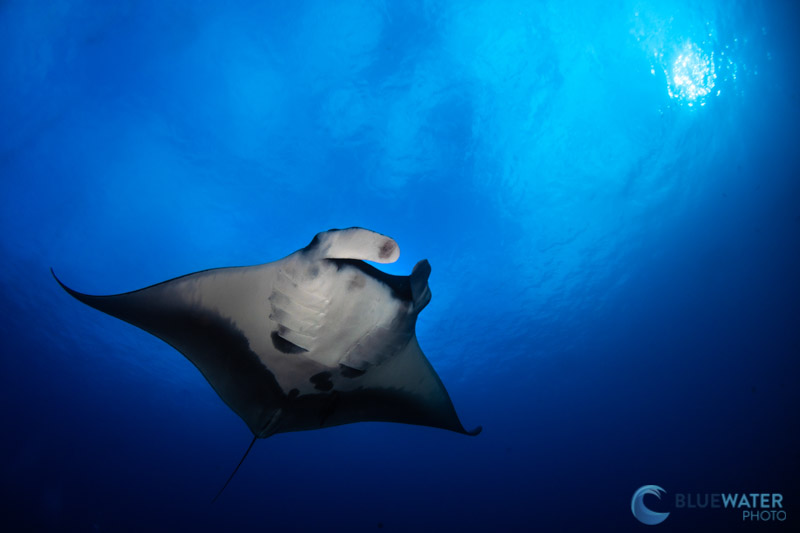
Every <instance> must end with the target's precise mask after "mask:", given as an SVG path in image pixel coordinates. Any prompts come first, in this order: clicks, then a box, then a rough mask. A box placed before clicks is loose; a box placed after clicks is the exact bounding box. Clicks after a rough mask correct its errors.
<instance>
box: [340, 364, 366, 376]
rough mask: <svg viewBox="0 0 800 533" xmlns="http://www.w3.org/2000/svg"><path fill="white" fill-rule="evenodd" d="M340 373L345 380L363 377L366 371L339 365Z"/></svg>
mask: <svg viewBox="0 0 800 533" xmlns="http://www.w3.org/2000/svg"><path fill="white" fill-rule="evenodd" d="M339 371H340V372H341V373H342V377H344V378H357V377H358V376H363V375H364V372H366V370H359V369H357V368H353V367H352V366H347V365H342V364H340V365H339Z"/></svg>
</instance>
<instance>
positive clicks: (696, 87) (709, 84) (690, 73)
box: [665, 41, 717, 106]
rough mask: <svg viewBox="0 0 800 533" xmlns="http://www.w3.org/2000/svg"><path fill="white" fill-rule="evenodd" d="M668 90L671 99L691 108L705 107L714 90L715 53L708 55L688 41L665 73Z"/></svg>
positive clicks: (715, 76)
mask: <svg viewBox="0 0 800 533" xmlns="http://www.w3.org/2000/svg"><path fill="white" fill-rule="evenodd" d="M665 74H666V76H667V90H668V91H669V95H670V97H671V98H674V99H676V100H678V101H679V102H681V103H685V104H687V105H689V106H693V105H694V104H696V103H697V104H699V105H701V106H702V105H705V98H706V96H708V95H709V94H710V93H711V91H712V90H713V89H714V85H715V83H714V82H715V80H716V78H717V75H716V73H715V72H714V53H713V52H711V54H706V53H704V52H703V50H701V49H700V47H699V46H697V45H696V44H694V43H692V42H691V41H687V42H686V44H685V45H684V47H683V49H682V50H681V51H680V53H679V54H678V57H677V58H676V59H675V60H674V61H673V62H672V64H671V65H670V66H669V70H667V71H665Z"/></svg>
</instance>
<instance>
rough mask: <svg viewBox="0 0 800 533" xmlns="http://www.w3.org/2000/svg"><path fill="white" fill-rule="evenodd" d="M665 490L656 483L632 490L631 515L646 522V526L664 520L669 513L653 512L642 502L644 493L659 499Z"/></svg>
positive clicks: (643, 522)
mask: <svg viewBox="0 0 800 533" xmlns="http://www.w3.org/2000/svg"><path fill="white" fill-rule="evenodd" d="M665 492H667V491H665V490H664V489H662V488H661V487H659V486H658V485H645V486H644V487H641V488H639V490H637V491H636V492H634V493H633V498H631V511H633V516H635V517H636V520H638V521H639V522H641V523H642V524H647V525H648V526H654V525H656V524H660V523H661V522H663V521H664V520H666V519H667V517H668V516H669V513H656V512H653V511H651V510H650V509H648V508H647V507H646V506H645V504H644V497H645V496H646V495H648V494H652V495H653V496H655V497H656V498H658V499H659V500H660V499H661V494H662V493H665Z"/></svg>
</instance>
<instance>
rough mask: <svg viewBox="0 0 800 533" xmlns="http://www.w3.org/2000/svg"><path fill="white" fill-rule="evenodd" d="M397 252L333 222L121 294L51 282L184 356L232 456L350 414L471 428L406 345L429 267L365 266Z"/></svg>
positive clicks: (424, 296)
mask: <svg viewBox="0 0 800 533" xmlns="http://www.w3.org/2000/svg"><path fill="white" fill-rule="evenodd" d="M399 256H400V249H399V247H398V245H397V243H396V242H395V241H394V240H393V239H391V238H389V237H386V236H385V235H381V234H379V233H376V232H373V231H370V230H367V229H363V228H348V229H343V230H336V229H333V230H329V231H325V232H322V233H319V234H317V235H316V236H315V237H314V239H313V240H312V241H311V243H310V244H309V245H308V246H306V247H305V248H302V249H300V250H298V251H296V252H294V253H292V254H291V255H289V256H287V257H284V258H283V259H280V260H278V261H274V262H271V263H265V264H261V265H255V266H248V267H229V268H217V269H211V270H204V271H201V272H196V273H194V274H188V275H185V276H181V277H178V278H175V279H172V280H169V281H165V282H162V283H158V284H156V285H152V286H150V287H146V288H143V289H140V290H136V291H132V292H127V293H123V294H116V295H110V296H93V295H88V294H82V293H80V292H77V291H75V290H73V289H71V288H69V287H67V286H66V285H65V284H64V283H62V282H61V281H60V280H59V279H58V278H57V277H56V278H55V279H56V281H58V283H59V284H60V285H61V286H62V287H63V288H64V290H66V291H67V292H68V293H69V294H70V295H72V296H73V297H75V298H76V299H78V300H79V301H81V302H83V303H85V304H86V305H89V306H91V307H93V308H95V309H97V310H99V311H102V312H104V313H107V314H109V315H111V316H114V317H116V318H119V319H122V320H124V321H126V322H129V323H130V324H133V325H134V326H137V327H139V328H141V329H143V330H144V331H146V332H148V333H151V334H153V335H155V336H156V337H158V338H160V339H162V340H164V341H165V342H167V343H168V344H170V345H171V346H173V347H174V348H175V349H177V350H178V351H179V352H181V353H182V354H183V355H184V356H185V357H186V358H187V359H189V361H191V362H192V363H193V364H194V365H195V367H197V369H198V370H199V371H200V372H201V373H202V374H203V376H204V377H205V378H206V380H207V381H208V383H209V384H210V385H211V386H212V387H213V388H214V390H215V391H216V393H217V394H218V395H219V397H220V398H222V400H223V401H224V402H225V403H226V404H227V405H228V406H229V407H230V408H231V409H232V410H233V411H234V412H235V413H236V414H237V415H239V417H240V418H241V419H242V420H243V421H244V423H245V424H247V427H248V428H249V429H250V431H251V432H252V433H253V436H254V437H253V440H252V442H251V443H250V447H248V449H247V452H245V456H244V457H246V456H247V453H248V452H249V451H250V448H252V446H253V443H255V441H256V439H259V438H261V439H263V438H267V437H269V436H271V435H275V434H276V433H283V432H290V431H303V430H311V429H319V428H326V427H331V426H337V425H341V424H350V423H354V422H366V421H383V422H399V423H404V424H416V425H421V426H431V427H435V428H441V429H447V430H451V431H455V432H457V433H462V434H466V435H477V434H478V433H480V431H481V427H480V426H478V427H476V428H475V429H473V430H471V431H467V430H466V429H464V426H463V425H462V424H461V422H460V420H459V418H458V415H457V414H456V411H455V408H454V407H453V403H452V401H451V400H450V396H449V395H448V393H447V390H446V389H445V387H444V385H443V384H442V381H441V379H439V376H438V375H437V374H436V372H435V371H434V369H433V367H432V366H431V364H430V362H429V361H428V359H427V358H426V357H425V355H424V354H423V353H422V350H421V348H420V346H419V343H418V341H417V336H416V332H415V326H416V322H417V316H418V315H419V313H420V311H422V310H423V309H424V308H425V306H426V305H427V304H428V303H429V302H430V300H431V291H430V289H429V287H428V277H429V276H430V273H431V267H430V264H429V263H428V261H427V260H422V261H420V262H418V263H417V264H416V265H415V266H414V268H413V270H412V272H411V275H410V276H395V275H390V274H386V273H384V272H382V271H380V270H378V269H377V268H375V267H373V266H371V265H370V264H368V263H366V262H365V261H372V262H376V263H393V262H395V261H396V260H397V258H398V257H399ZM53 276H54V277H55V273H53ZM244 457H242V461H244ZM242 461H240V462H239V465H241V463H242ZM238 468H239V466H237V467H236V469H237V470H238ZM235 473H236V470H234V474H235ZM232 477H233V474H232V475H231V478H232ZM231 478H229V479H228V482H230V479H231ZM226 486H227V483H226ZM224 488H225V487H223V490H224ZM221 492H222V491H220V493H221ZM217 496H219V494H218V495H217ZM215 499H216V498H215Z"/></svg>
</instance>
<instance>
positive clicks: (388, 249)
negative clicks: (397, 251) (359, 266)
mask: <svg viewBox="0 0 800 533" xmlns="http://www.w3.org/2000/svg"><path fill="white" fill-rule="evenodd" d="M395 246H397V245H396V244H395V243H394V241H390V240H387V241H385V242H384V243H383V246H381V250H380V252H378V255H379V256H380V258H381V259H386V258H387V257H389V256H390V255H392V252H394V248H395Z"/></svg>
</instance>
